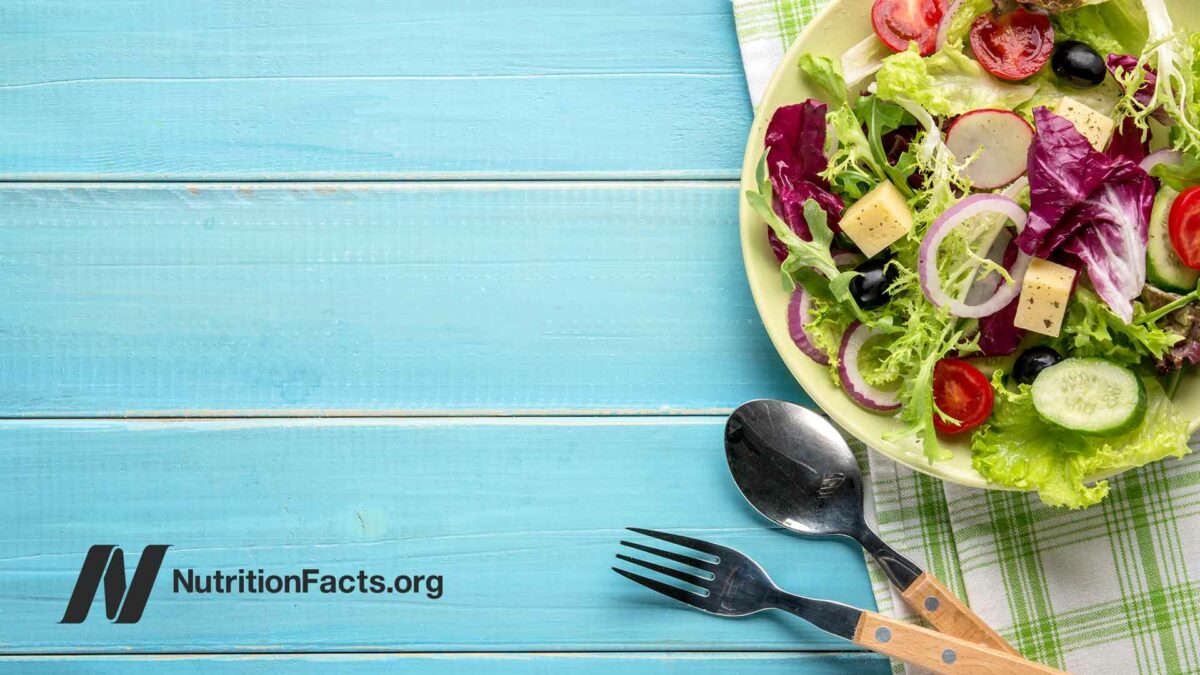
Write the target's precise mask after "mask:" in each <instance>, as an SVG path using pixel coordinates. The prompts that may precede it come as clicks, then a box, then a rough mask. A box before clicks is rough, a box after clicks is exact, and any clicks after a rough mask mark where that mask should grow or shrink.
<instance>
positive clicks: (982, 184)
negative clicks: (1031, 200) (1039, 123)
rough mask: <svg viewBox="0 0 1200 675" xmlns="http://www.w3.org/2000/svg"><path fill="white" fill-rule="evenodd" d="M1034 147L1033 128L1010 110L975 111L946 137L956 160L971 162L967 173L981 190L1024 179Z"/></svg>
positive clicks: (954, 126)
mask: <svg viewBox="0 0 1200 675" xmlns="http://www.w3.org/2000/svg"><path fill="white" fill-rule="evenodd" d="M1031 145H1033V127H1032V126H1030V124H1029V122H1026V121H1025V118H1023V117H1021V116H1020V115H1018V114H1016V113H1013V112H1009V111H1008V110H973V111H971V112H969V113H967V114H965V115H963V116H961V117H959V118H958V119H956V120H954V123H953V124H951V125H950V131H948V132H947V133H946V147H948V148H950V152H952V153H954V157H955V158H956V159H958V161H960V162H965V161H967V160H971V163H970V164H969V165H968V166H967V168H966V169H965V170H964V173H965V174H966V176H967V178H970V179H971V183H972V184H974V186H975V187H976V188H978V189H980V190H995V189H997V188H1000V187H1004V186H1005V185H1008V184H1009V183H1011V182H1013V181H1015V180H1016V179H1018V178H1020V177H1021V176H1022V175H1024V174H1025V171H1026V169H1027V168H1028V167H1029V146H1031Z"/></svg>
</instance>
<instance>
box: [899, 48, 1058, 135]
mask: <svg viewBox="0 0 1200 675" xmlns="http://www.w3.org/2000/svg"><path fill="white" fill-rule="evenodd" d="M875 82H876V87H877V89H876V94H877V95H878V96H879V97H880V98H882V99H884V100H887V101H896V102H903V101H911V102H913V103H917V104H919V105H920V106H921V107H923V108H925V109H926V110H927V111H929V112H930V113H931V114H933V115H937V116H941V117H953V116H955V115H961V114H963V113H965V112H970V111H972V110H979V109H980V108H999V109H1003V110H1014V109H1016V108H1017V107H1018V106H1020V105H1021V104H1022V103H1024V102H1025V101H1027V100H1029V99H1030V98H1031V97H1033V95H1034V94H1036V93H1037V87H1034V86H1030V85H1021V84H1008V83H1005V82H1001V81H1000V80H998V79H996V78H994V77H992V76H991V75H989V74H988V73H987V72H986V71H985V70H984V69H983V67H982V66H980V65H979V63H978V62H976V61H974V60H973V59H971V58H970V57H968V56H967V55H966V54H964V53H963V51H962V45H961V44H958V43H947V44H946V46H945V47H944V48H942V50H941V51H939V52H937V53H935V54H933V55H932V56H929V57H926V58H921V54H920V53H919V52H918V51H916V49H915V48H913V49H909V50H908V51H906V52H900V53H899V54H893V55H892V56H889V57H887V58H886V59H884V60H883V67H882V68H880V70H879V73H877V74H876V76H875Z"/></svg>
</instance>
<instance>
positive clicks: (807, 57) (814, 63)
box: [797, 54, 848, 103]
mask: <svg viewBox="0 0 1200 675" xmlns="http://www.w3.org/2000/svg"><path fill="white" fill-rule="evenodd" d="M797 65H798V66H800V72H801V73H803V74H804V76H805V77H806V78H807V79H809V80H811V81H812V83H813V84H815V85H817V87H819V88H820V89H821V90H822V91H824V92H825V94H826V95H827V96H828V97H829V100H830V102H833V103H838V102H841V101H845V100H847V98H848V92H847V90H846V80H845V78H843V77H842V71H841V68H840V67H838V65H837V64H836V63H834V62H833V59H830V58H828V57H825V56H816V55H813V54H804V55H803V56H801V57H800V59H799V61H797Z"/></svg>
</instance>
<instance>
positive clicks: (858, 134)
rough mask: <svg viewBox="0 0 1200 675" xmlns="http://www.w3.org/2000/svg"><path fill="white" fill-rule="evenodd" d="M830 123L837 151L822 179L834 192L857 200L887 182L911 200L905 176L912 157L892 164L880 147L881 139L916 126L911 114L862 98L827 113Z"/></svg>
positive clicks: (899, 108)
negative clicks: (900, 129) (899, 130)
mask: <svg viewBox="0 0 1200 675" xmlns="http://www.w3.org/2000/svg"><path fill="white" fill-rule="evenodd" d="M829 123H830V127H831V131H832V133H833V136H834V138H836V139H837V150H836V151H835V152H834V154H833V157H832V158H831V159H830V160H829V166H828V168H826V169H825V171H823V172H822V173H821V177H822V178H824V179H825V180H827V181H829V183H830V185H832V186H833V190H834V192H836V193H837V194H839V195H842V196H843V197H845V198H847V199H848V200H850V201H857V200H859V199H862V198H863V197H864V196H865V195H866V194H867V193H868V192H870V191H871V190H873V189H875V188H876V187H877V186H878V185H879V184H880V183H882V182H883V181H886V180H890V181H891V182H892V183H893V184H894V185H895V186H896V187H897V188H899V189H900V192H901V193H902V194H904V196H905V197H912V194H913V193H912V189H911V188H909V186H908V177H909V176H910V175H912V173H913V172H914V171H915V170H916V168H915V166H914V163H913V162H912V161H911V159H910V158H911V154H908V155H905V156H902V157H901V159H900V160H899V161H898V162H897V163H896V164H895V165H892V164H890V163H889V160H888V155H887V151H886V150H885V149H884V147H883V138H884V136H886V135H887V134H889V133H891V132H893V131H896V130H897V129H899V128H901V127H904V126H909V125H912V124H915V123H916V121H915V120H914V119H913V117H912V115H910V114H909V113H908V112H907V111H905V110H904V108H903V107H901V106H899V105H896V104H894V103H888V102H886V101H882V100H880V99H879V98H878V97H876V96H864V97H862V98H860V99H859V100H858V102H857V103H856V104H854V105H850V104H844V105H842V106H841V107H839V108H838V109H837V110H835V111H833V112H832V113H830V114H829ZM864 129H865V131H864Z"/></svg>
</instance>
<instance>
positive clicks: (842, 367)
mask: <svg viewBox="0 0 1200 675" xmlns="http://www.w3.org/2000/svg"><path fill="white" fill-rule="evenodd" d="M878 334H879V331H877V330H875V329H874V328H871V327H870V326H867V325H865V324H862V323H859V322H858V321H855V322H854V323H852V324H850V327H849V328H847V329H846V334H845V335H843V336H842V347H841V349H839V350H838V377H840V378H841V380H842V386H843V387H845V388H846V393H847V394H849V395H850V398H852V399H854V402H855V403H857V404H859V405H861V406H862V407H864V408H867V409H869V410H876V411H879V412H889V411H892V410H896V409H897V408H899V407H900V392H899V391H898V390H897V391H884V390H882V389H877V388H875V387H872V386H871V385H869V384H867V381H866V379H864V378H863V376H862V371H861V370H860V369H859V365H858V357H859V355H860V354H862V348H863V345H865V344H866V343H867V340H870V339H871V338H872V337H874V336H876V335H878Z"/></svg>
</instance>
